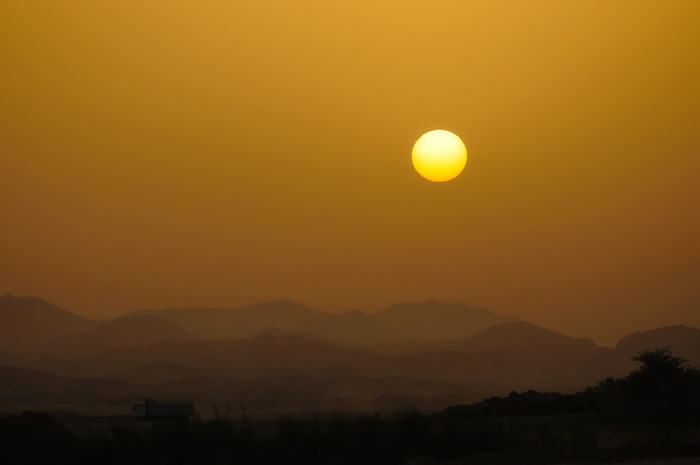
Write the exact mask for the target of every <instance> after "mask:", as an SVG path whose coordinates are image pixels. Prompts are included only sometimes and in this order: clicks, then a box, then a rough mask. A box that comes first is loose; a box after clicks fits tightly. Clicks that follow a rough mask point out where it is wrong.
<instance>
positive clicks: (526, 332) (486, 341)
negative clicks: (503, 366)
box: [452, 321, 597, 351]
mask: <svg viewBox="0 0 700 465" xmlns="http://www.w3.org/2000/svg"><path fill="white" fill-rule="evenodd" d="M452 347H453V348H461V349H465V350H470V351H481V350H522V349H534V348H540V347H548V348H555V347H566V348H575V347H580V348H586V349H593V348H596V347H597V346H596V345H595V343H594V342H593V341H592V340H590V339H578V338H573V337H569V336H565V335H563V334H559V333H555V332H553V331H550V330H548V329H545V328H541V327H539V326H537V325H534V324H532V323H527V322H525V321H513V322H510V323H502V324H498V325H495V326H491V327H490V328H487V329H485V330H484V331H482V332H481V333H479V334H477V335H476V336H474V337H471V338H469V339H466V340H464V341H462V342H461V343H460V342H457V343H454V345H453V346H452Z"/></svg>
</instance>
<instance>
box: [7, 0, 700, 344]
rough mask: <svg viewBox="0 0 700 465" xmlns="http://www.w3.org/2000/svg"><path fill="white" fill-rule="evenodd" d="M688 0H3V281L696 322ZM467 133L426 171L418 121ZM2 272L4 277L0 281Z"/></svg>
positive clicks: (589, 320)
mask: <svg viewBox="0 0 700 465" xmlns="http://www.w3.org/2000/svg"><path fill="white" fill-rule="evenodd" d="M699 24H700V2H697V1H694V0H689V1H661V0H659V1H651V0H650V1H643V2H640V1H636V0H635V1H609V0H601V1H590V0H586V1H568V2H561V1H528V2H523V1H520V0H517V1H500V2H492V1H464V0H459V1H439V2H435V1H405V0H396V1H384V2H382V1H354V2H343V3H340V2H329V1H327V0H324V1H321V0H314V1H297V2H260V1H202V2H193V1H190V2H185V1H172V0H159V1H154V0H150V1H148V2H144V1H141V0H131V1H120V2H87V1H66V0H64V1H61V2H46V1H31V0H22V1H19V0H18V1H7V2H2V4H0V40H1V42H0V43H1V45H0V60H1V62H2V74H1V75H0V85H1V86H2V92H0V99H1V100H0V212H1V213H2V218H3V220H2V226H3V227H2V228H0V243H1V244H2V246H1V247H0V283H1V284H2V288H3V289H4V292H12V293H14V294H16V295H35V296H39V297H42V298H44V299H46V300H49V301H51V302H53V303H56V304H58V305H61V306H63V307H65V308H67V309H69V310H72V311H75V312H77V313H81V314H84V315H88V316H91V317H108V316H114V315H117V314H120V313H123V312H126V311H128V310H133V309H135V308H159V307H169V306H200V305H204V306H223V307H236V306H241V305H244V304H250V303H254V302H259V301H264V300H273V299H292V300H296V301H298V302H301V303H304V304H307V305H309V306H311V307H313V308H315V309H318V310H328V311H341V310H345V309H348V308H354V307H359V308H362V309H365V310H369V311H373V310H377V309H379V308H381V307H383V306H386V305H389V304H393V303H396V302H399V301H401V302H412V301H421V300H426V299H428V298H434V299H437V300H443V301H448V302H467V303H470V304H472V305H480V306H486V307H488V308H491V309H492V310H495V311H498V312H501V313H512V314H515V315H517V316H519V317H521V318H523V319H527V320H529V321H532V322H535V323H538V324H542V325H545V326H547V327H550V328H552V329H555V330H560V331H564V332H566V333H567V334H572V335H588V336H592V337H594V338H595V339H596V340H597V341H599V342H603V343H610V342H611V341H613V340H614V338H615V337H617V336H621V335H624V334H627V333H629V332H630V331H632V330H638V329H646V328H649V327H652V326H658V325H661V324H674V323H686V324H691V325H695V326H700V311H698V309H699V308H698V307H699V306H698V304H699V303H700V291H699V290H698V289H700V286H698V282H699V278H700V266H699V258H700V247H698V237H699V232H700V231H699V229H700V221H699V216H700V215H699V213H698V212H699V211H700V208H699V205H698V203H699V202H698V200H699V199H700V182H698V179H697V176H698V173H699V172H700V152H699V149H700V131H699V130H698V128H700V118H699V114H700V110H699V108H700V90H699V86H698V82H700V73H699V71H700V64H699V63H700V59H699V58H698V57H699V54H700V53H699V52H700V42H699V39H700V28H699V27H698V25H699ZM436 128H442V129H448V130H451V131H453V132H455V133H457V134H459V135H460V136H461V137H462V139H463V140H464V142H465V144H466V146H467V149H468V151H469V160H468V163H467V167H466V169H465V171H464V173H462V175H461V176H460V177H458V178H457V179H456V180H454V181H451V182H448V183H442V184H436V183H430V182H428V181H426V180H424V179H422V178H421V177H420V176H419V175H418V174H417V173H416V172H415V171H414V170H413V167H412V165H411V158H410V151H411V147H412V145H413V143H414V142H415V140H416V139H417V138H418V137H419V136H420V135H421V134H422V133H424V132H425V131H428V130H431V129H436ZM3 289H0V291H3Z"/></svg>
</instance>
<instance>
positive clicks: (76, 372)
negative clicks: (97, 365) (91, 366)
mask: <svg viewBox="0 0 700 465" xmlns="http://www.w3.org/2000/svg"><path fill="white" fill-rule="evenodd" d="M24 367H25V368H28V369H30V370H36V371H42V372H44V373H49V374H52V375H56V376H64V377H68V378H94V377H95V373H93V372H92V371H90V370H88V369H87V368H85V367H84V366H83V365H82V364H81V363H80V362H77V361H75V360H68V359H65V358H62V357H56V356H53V355H45V356H42V357H39V358H36V359H33V360H32V361H31V362H30V363H28V364H25V365H24Z"/></svg>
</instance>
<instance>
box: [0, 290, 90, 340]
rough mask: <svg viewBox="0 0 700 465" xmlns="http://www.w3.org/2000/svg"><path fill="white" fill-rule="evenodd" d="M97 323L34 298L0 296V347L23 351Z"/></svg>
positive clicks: (83, 329) (84, 329) (86, 328)
mask: <svg viewBox="0 0 700 465" xmlns="http://www.w3.org/2000/svg"><path fill="white" fill-rule="evenodd" d="M96 324H97V323H96V322H95V321H93V320H89V319H87V318H83V317H81V316H78V315H75V314H73V313H71V312H69V311H67V310H64V309H62V308H60V307H57V306H55V305H53V304H50V303H48V302H45V301H43V300H41V299H39V298H36V297H13V296H12V295H9V294H8V295H5V296H4V297H0V349H4V350H11V351H22V350H25V349H27V348H28V347H30V346H32V345H35V344H39V343H42V342H45V341H48V340H51V339H55V338H57V337H61V336H64V335H66V334H70V333H76V332H79V331H86V330H88V329H90V328H92V327H93V326H95V325H96Z"/></svg>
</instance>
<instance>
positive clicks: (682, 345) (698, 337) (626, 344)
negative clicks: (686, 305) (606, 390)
mask: <svg viewBox="0 0 700 465" xmlns="http://www.w3.org/2000/svg"><path fill="white" fill-rule="evenodd" d="M666 346H669V347H670V348H671V351H672V352H673V353H674V354H675V355H677V356H680V357H682V358H684V359H687V360H688V361H689V362H690V365H694V366H699V365H700V329H698V328H692V327H689V326H684V325H674V326H663V327H661V328H656V329H651V330H649V331H641V332H638V333H634V334H630V335H629V336H626V337H623V338H622V339H620V340H619V341H618V342H617V344H616V345H615V349H614V350H611V351H609V353H606V354H602V355H601V356H599V357H596V358H595V359H593V360H591V361H590V362H589V363H587V364H584V366H583V367H582V369H583V370H587V371H590V372H591V373H593V374H595V375H596V376H597V377H598V378H605V377H608V376H613V377H620V376H625V375H626V374H628V373H629V372H631V371H632V370H635V369H637V368H638V367H639V363H637V362H635V361H633V360H632V357H633V356H635V355H637V354H639V352H641V351H643V350H654V349H657V348H662V347H666Z"/></svg>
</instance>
